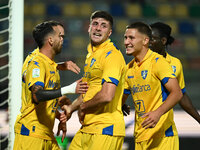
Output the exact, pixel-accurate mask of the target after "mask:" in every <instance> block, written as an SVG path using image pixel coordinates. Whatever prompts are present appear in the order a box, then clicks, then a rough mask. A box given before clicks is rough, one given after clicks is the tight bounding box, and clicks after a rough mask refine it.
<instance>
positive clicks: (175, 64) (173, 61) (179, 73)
mask: <svg viewBox="0 0 200 150" xmlns="http://www.w3.org/2000/svg"><path fill="white" fill-rule="evenodd" d="M166 60H167V61H168V63H169V64H170V65H171V67H172V69H173V71H174V74H175V75H176V78H177V80H178V83H179V86H180V88H181V90H182V93H185V92H186V90H185V80H184V75H183V67H182V64H181V61H180V60H179V59H178V58H176V57H173V56H171V55H169V54H168V53H167V55H166Z"/></svg>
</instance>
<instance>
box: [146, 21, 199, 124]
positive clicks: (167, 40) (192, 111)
mask: <svg viewBox="0 0 200 150" xmlns="http://www.w3.org/2000/svg"><path fill="white" fill-rule="evenodd" d="M150 26H151V28H152V40H151V42H150V48H151V49H152V50H153V51H155V52H157V53H159V54H161V55H163V56H164V57H165V58H166V60H167V61H168V62H169V63H170V65H171V67H172V69H173V71H174V73H175V75H176V77H177V80H178V82H179V86H180V87H181V90H182V92H183V97H182V99H181V101H180V102H179V104H180V106H181V107H182V108H183V109H184V110H185V111H186V112H187V113H188V114H189V115H191V116H192V117H193V118H194V119H195V120H196V121H197V122H198V123H199V124H200V115H199V113H198V111H197V110H196V108H195V107H194V106H193V105H192V101H191V100H190V98H189V96H188V95H187V93H186V90H185V81H184V76H183V68H182V64H181V61H180V60H179V59H178V58H176V57H173V56H171V55H169V54H168V53H167V47H168V45H171V44H172V43H173V42H174V38H173V37H172V36H171V27H170V26H169V25H167V24H165V23H162V22H156V23H153V24H151V25H150Z"/></svg>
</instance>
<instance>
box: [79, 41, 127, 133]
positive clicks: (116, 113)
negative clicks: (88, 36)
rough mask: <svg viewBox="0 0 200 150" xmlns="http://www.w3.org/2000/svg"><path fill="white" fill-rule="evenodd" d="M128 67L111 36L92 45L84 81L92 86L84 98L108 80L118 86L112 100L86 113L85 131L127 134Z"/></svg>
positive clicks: (85, 68)
mask: <svg viewBox="0 0 200 150" xmlns="http://www.w3.org/2000/svg"><path fill="white" fill-rule="evenodd" d="M125 69H126V63H125V60H124V57H123V55H122V54H121V52H120V50H118V49H117V48H116V46H115V45H114V43H113V42H111V41H110V39H109V40H107V41H105V42H104V43H102V44H101V45H99V46H96V47H95V46H93V47H92V45H91V44H89V45H88V54H87V56H86V60H85V67H84V77H83V81H86V82H87V83H88V85H89V89H88V91H87V92H86V94H85V95H83V101H88V100H90V99H92V98H93V97H94V96H95V95H96V94H97V93H98V92H99V91H100V90H101V88H102V84H103V83H104V82H111V83H113V84H115V85H116V86H117V87H116V92H115V96H114V98H113V99H112V101H111V102H109V103H108V104H106V105H104V106H102V107H99V108H97V109H96V111H95V112H94V113H90V114H86V115H85V118H84V125H83V127H82V129H81V131H82V132H86V133H96V134H107V135H114V136H116V135H118V136H125V123H124V118H123V113H122V110H121V106H122V101H121V99H122V95H123V89H124V80H125Z"/></svg>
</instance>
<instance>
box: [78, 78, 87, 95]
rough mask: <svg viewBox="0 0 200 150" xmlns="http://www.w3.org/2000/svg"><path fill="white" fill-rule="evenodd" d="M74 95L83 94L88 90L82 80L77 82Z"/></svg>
mask: <svg viewBox="0 0 200 150" xmlns="http://www.w3.org/2000/svg"><path fill="white" fill-rule="evenodd" d="M76 82H77V86H76V93H77V94H85V93H86V92H87V90H88V85H87V82H82V78H81V79H79V80H77V81H76Z"/></svg>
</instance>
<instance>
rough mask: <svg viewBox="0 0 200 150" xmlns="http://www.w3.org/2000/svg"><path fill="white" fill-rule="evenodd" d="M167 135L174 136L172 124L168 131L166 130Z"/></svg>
mask: <svg viewBox="0 0 200 150" xmlns="http://www.w3.org/2000/svg"><path fill="white" fill-rule="evenodd" d="M165 136H174V133H173V130H172V126H170V127H169V128H168V129H167V130H166V131H165Z"/></svg>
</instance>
